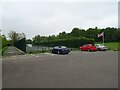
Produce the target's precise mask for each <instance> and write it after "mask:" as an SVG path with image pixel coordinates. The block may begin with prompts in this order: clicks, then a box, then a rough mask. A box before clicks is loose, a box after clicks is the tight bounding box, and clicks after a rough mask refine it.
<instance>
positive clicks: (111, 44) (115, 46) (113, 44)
mask: <svg viewBox="0 0 120 90" xmlns="http://www.w3.org/2000/svg"><path fill="white" fill-rule="evenodd" d="M96 44H101V43H97V42H96ZM119 45H120V42H119V43H118V42H108V43H105V46H107V47H108V48H109V49H110V50H119V51H120V49H119V48H118V47H119Z"/></svg>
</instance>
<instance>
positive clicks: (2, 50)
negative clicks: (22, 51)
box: [0, 47, 8, 57]
mask: <svg viewBox="0 0 120 90" xmlns="http://www.w3.org/2000/svg"><path fill="white" fill-rule="evenodd" d="M7 48H8V47H4V48H3V49H0V57H1V56H2V55H3V53H4V52H5V51H6V50H7Z"/></svg>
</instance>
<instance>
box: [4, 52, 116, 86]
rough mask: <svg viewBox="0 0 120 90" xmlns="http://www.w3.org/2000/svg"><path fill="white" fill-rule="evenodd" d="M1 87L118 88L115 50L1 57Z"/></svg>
mask: <svg viewBox="0 0 120 90" xmlns="http://www.w3.org/2000/svg"><path fill="white" fill-rule="evenodd" d="M2 66H3V67H2V72H3V80H2V85H3V88H118V52H115V51H105V52H101V51H96V52H87V51H71V52H70V53H69V54H68V55H57V54H51V53H45V54H26V55H17V56H9V57H3V63H2Z"/></svg>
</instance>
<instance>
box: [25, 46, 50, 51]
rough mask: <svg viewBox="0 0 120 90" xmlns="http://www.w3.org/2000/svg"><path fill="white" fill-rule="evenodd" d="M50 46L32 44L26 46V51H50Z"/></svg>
mask: <svg viewBox="0 0 120 90" xmlns="http://www.w3.org/2000/svg"><path fill="white" fill-rule="evenodd" d="M51 49H52V47H42V46H32V47H28V46H26V52H32V51H50V50H51Z"/></svg>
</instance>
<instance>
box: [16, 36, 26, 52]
mask: <svg viewBox="0 0 120 90" xmlns="http://www.w3.org/2000/svg"><path fill="white" fill-rule="evenodd" d="M14 46H15V47H17V48H18V49H20V50H21V51H23V52H25V53H26V38H23V39H21V40H19V41H16V42H15V44H14Z"/></svg>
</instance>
